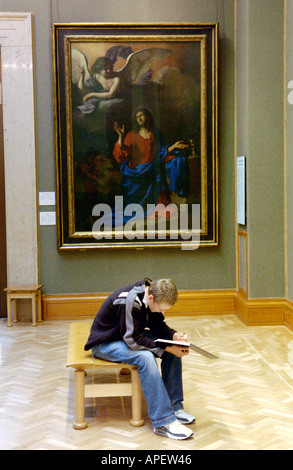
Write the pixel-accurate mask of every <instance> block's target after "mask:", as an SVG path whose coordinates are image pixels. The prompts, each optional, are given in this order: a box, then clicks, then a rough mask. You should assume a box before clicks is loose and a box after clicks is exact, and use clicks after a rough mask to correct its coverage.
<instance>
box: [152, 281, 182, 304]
mask: <svg viewBox="0 0 293 470" xmlns="http://www.w3.org/2000/svg"><path fill="white" fill-rule="evenodd" d="M148 293H149V295H152V296H153V298H154V302H156V303H158V304H159V303H163V302H165V303H167V304H168V305H174V304H175V303H176V302H177V297H178V291H177V287H176V286H175V284H174V282H173V281H172V280H171V279H158V280H157V281H154V282H152V283H151V285H150V286H149V291H148Z"/></svg>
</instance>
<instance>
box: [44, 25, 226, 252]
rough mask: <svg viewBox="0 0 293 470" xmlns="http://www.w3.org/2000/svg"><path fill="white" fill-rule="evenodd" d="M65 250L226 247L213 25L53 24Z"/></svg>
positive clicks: (215, 28)
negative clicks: (221, 240)
mask: <svg viewBox="0 0 293 470" xmlns="http://www.w3.org/2000/svg"><path fill="white" fill-rule="evenodd" d="M52 46H53V86H54V121H55V161H56V201H57V235H58V249H60V250H72V249H79V250H84V249H103V248H105V249H106V248H107V249H108V248H148V247H152V248H154V247H177V248H181V249H196V248H198V247H201V246H215V245H217V244H218V166H217V160H218V157H217V153H218V143H217V130H218V125H217V119H218V114H217V113H218V107H217V89H218V86H217V80H218V79H217V56H218V25H217V24H173V23H172V24H157V25H151V24H117V25H113V24H111V25H110V24H54V25H53V31H52Z"/></svg>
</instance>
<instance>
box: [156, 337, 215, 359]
mask: <svg viewBox="0 0 293 470" xmlns="http://www.w3.org/2000/svg"><path fill="white" fill-rule="evenodd" d="M155 343H158V344H160V343H161V344H162V343H164V344H169V345H170V346H172V344H173V345H174V344H176V346H183V347H187V348H188V347H190V349H192V350H193V351H195V352H197V353H199V354H201V355H202V356H205V357H208V358H209V359H219V358H218V356H215V354H212V353H210V352H208V351H206V350H205V349H201V348H199V347H198V346H195V344H192V343H187V342H186V341H173V340H171V339H160V338H159V339H156V340H155Z"/></svg>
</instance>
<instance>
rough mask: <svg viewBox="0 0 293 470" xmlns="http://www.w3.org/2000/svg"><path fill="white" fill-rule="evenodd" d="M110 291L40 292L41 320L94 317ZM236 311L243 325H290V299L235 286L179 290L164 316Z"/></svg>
mask: <svg viewBox="0 0 293 470" xmlns="http://www.w3.org/2000/svg"><path fill="white" fill-rule="evenodd" d="M108 295H109V293H97V294H68V295H63V294H60V295H57V294H56V295H43V296H42V313H43V319H44V320H80V319H90V318H94V317H95V316H96V314H97V312H98V310H99V308H100V306H101V305H102V303H103V302H104V300H105V299H106V298H107V297H108ZM231 314H236V315H237V316H238V317H239V318H240V320H241V321H242V322H243V323H245V324H246V325H286V326H288V327H289V328H292V329H293V301H291V300H287V299H267V298H264V299H248V298H247V297H246V296H245V295H243V294H241V293H240V292H237V291H236V290H233V289H229V290H206V291H180V292H179V295H178V302H177V303H176V305H175V306H174V307H172V308H171V309H170V310H168V312H166V317H167V316H172V315H176V316H178V315H182V316H184V315H185V316H200V315H231Z"/></svg>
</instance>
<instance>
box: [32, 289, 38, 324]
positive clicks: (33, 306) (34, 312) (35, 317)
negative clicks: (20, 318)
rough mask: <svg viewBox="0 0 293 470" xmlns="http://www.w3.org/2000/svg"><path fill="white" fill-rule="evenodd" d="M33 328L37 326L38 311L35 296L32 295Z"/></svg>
mask: <svg viewBox="0 0 293 470" xmlns="http://www.w3.org/2000/svg"><path fill="white" fill-rule="evenodd" d="M32 326H37V309H36V295H35V294H32Z"/></svg>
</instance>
